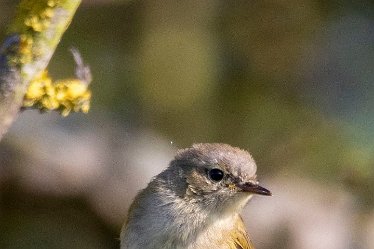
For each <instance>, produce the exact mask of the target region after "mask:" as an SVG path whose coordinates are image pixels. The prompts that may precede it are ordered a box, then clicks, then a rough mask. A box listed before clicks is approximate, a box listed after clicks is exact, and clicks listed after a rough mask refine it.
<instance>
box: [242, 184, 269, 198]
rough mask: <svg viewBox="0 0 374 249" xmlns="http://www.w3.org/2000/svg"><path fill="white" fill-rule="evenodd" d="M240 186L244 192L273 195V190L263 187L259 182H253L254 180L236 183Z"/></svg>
mask: <svg viewBox="0 0 374 249" xmlns="http://www.w3.org/2000/svg"><path fill="white" fill-rule="evenodd" d="M236 186H237V187H238V188H240V189H241V190H243V191H244V192H249V193H253V194H258V195H267V196H271V195H272V194H271V192H270V191H269V190H267V189H266V188H264V187H261V186H260V185H258V184H257V183H252V182H246V183H239V184H237V185H236Z"/></svg>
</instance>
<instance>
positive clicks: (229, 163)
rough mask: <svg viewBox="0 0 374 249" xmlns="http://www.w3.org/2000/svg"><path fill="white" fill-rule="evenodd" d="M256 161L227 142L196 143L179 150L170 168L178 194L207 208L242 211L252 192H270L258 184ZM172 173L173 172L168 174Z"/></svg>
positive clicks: (174, 187)
mask: <svg viewBox="0 0 374 249" xmlns="http://www.w3.org/2000/svg"><path fill="white" fill-rule="evenodd" d="M256 168H257V167H256V163H255V161H254V160H253V158H252V156H251V155H250V154H249V153H248V152H247V151H245V150H241V149H239V148H236V147H232V146H230V145H227V144H209V143H205V144H194V145H193V146H192V147H191V148H187V149H183V150H180V151H178V153H177V155H176V157H175V159H174V160H173V161H172V162H171V164H170V167H169V169H168V171H170V172H173V175H174V177H173V180H170V178H169V180H170V181H169V182H170V184H171V185H172V186H173V187H172V188H173V189H176V190H177V192H178V193H177V194H178V195H179V196H181V197H183V198H184V199H185V200H187V201H189V202H193V203H195V204H197V205H200V206H202V207H204V208H207V209H208V210H212V211H213V210H219V211H223V212H226V211H228V212H232V211H236V212H237V211H239V210H240V209H241V208H242V207H243V206H244V205H245V204H246V203H247V201H248V200H249V199H250V198H251V196H252V195H253V194H259V195H271V192H270V191H269V190H267V189H265V188H263V187H261V186H260V185H259V184H258V181H257V177H256ZM167 175H169V176H170V174H167Z"/></svg>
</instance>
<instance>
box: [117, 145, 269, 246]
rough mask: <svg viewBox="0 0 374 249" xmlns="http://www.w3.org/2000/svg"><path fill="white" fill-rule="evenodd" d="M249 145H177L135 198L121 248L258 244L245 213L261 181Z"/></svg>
mask: <svg viewBox="0 0 374 249" xmlns="http://www.w3.org/2000/svg"><path fill="white" fill-rule="evenodd" d="M256 169H257V166H256V163H255V161H254V159H253V158H252V156H251V155H250V154H249V152H247V151H246V150H243V149H240V148H237V147H233V146H231V145H228V144H223V143H199V144H193V145H192V146H191V147H190V148H186V149H181V150H178V151H177V153H176V155H175V158H174V159H173V160H172V161H171V162H170V164H169V166H168V167H167V168H166V169H165V170H164V171H162V172H161V173H159V174H158V175H156V176H155V177H153V178H152V180H151V181H150V183H149V184H148V186H147V187H146V188H145V189H143V190H141V191H140V192H139V193H138V194H137V196H136V197H135V199H134V200H133V202H132V204H131V206H130V208H129V211H128V215H127V219H126V221H125V223H124V225H123V227H122V230H121V235H120V240H121V249H140V248H142V249H207V248H216V249H254V246H253V244H252V242H251V240H250V238H249V236H248V233H247V231H246V228H245V225H244V222H243V220H242V218H241V216H240V212H241V210H242V209H243V207H244V206H245V205H246V204H247V202H248V201H249V200H250V199H251V197H252V196H253V195H254V194H258V195H265V196H270V195H272V193H271V192H270V191H269V190H268V189H266V188H264V187H261V186H260V185H259V182H258V181H257V176H256Z"/></svg>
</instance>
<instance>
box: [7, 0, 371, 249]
mask: <svg viewBox="0 0 374 249" xmlns="http://www.w3.org/2000/svg"><path fill="white" fill-rule="evenodd" d="M17 2H18V1H13V0H1V1H0V34H1V37H2V38H3V37H4V36H5V32H6V26H7V24H9V22H10V20H11V18H12V17H13V15H14V11H15V6H16V4H17ZM70 47H76V48H78V49H79V50H80V51H81V53H82V55H83V57H84V59H85V61H86V62H87V63H88V64H90V66H91V69H92V73H93V77H94V81H93V83H92V91H93V98H92V108H91V111H90V113H89V114H88V115H83V114H72V115H70V116H68V117H66V118H62V117H60V116H59V115H57V114H55V113H48V114H39V113H38V112H37V111H26V112H23V113H22V114H21V115H20V116H19V118H18V120H17V121H16V123H14V125H13V126H12V128H11V130H10V131H9V132H8V133H7V135H6V136H5V138H4V139H3V140H2V141H1V143H0V248H6V249H16V248H17V249H21V248H28V249H33V248H35V249H36V248H38V249H43V248H46V249H47V248H48V249H55V248H56V249H57V248H61V249H62V248H71V249H74V248H77V249H78V248H79V249H85V248H87V249H88V248H90V249H95V248H108V249H111V248H119V240H118V237H119V232H120V228H121V225H122V222H123V220H124V219H125V216H126V211H127V209H128V206H129V204H130V203H131V200H132V198H133V197H134V196H135V194H136V192H137V191H138V190H139V189H141V188H143V187H144V186H146V184H147V182H148V181H149V179H150V178H151V177H152V176H153V175H155V174H157V173H158V172H160V171H161V170H162V169H163V168H165V167H166V166H167V164H168V162H169V161H170V160H171V159H172V158H173V155H174V153H175V151H176V150H177V149H178V148H184V147H186V146H190V145H191V144H192V143H195V142H224V143H229V144H232V145H235V146H239V147H242V148H245V149H247V150H249V151H250V152H251V153H252V154H253V156H254V158H255V159H256V161H257V164H258V176H259V178H260V181H261V182H262V184H263V185H264V186H266V187H268V188H269V189H271V190H272V192H273V193H274V196H273V197H271V198H267V197H255V198H254V199H253V200H252V201H251V202H250V204H249V205H248V206H247V207H246V208H245V210H244V212H243V214H244V217H245V221H246V223H247V226H248V230H249V231H250V233H251V235H252V240H253V241H254V244H255V245H256V248H257V249H270V248H278V249H283V248H284V249H326V248H329V249H373V248H374V209H373V207H374V168H373V167H374V153H373V152H374V150H373V149H374V70H373V68H374V3H373V2H372V1H365V0H363V1H345V0H328V1H321V0H320V1H318V0H301V1H296V0H280V1H279V0H253V1H252V0H251V1H249V0H237V1H225V0H206V1H199V0H182V1H173V0H160V1H139V0H133V1H120V0H117V1H114V0H112V1H110V0H91V1H90V0H86V1H83V4H82V5H81V7H80V8H79V10H78V12H77V14H76V16H75V18H74V20H73V22H72V24H71V26H70V28H69V29H68V31H67V32H66V34H65V35H64V36H63V39H62V41H61V43H60V46H59V47H58V49H57V51H56V53H55V55H54V57H53V60H52V61H51V63H50V66H49V71H50V73H51V74H52V76H53V77H55V78H66V77H71V76H73V72H74V63H73V59H72V56H71V54H69V52H68V49H69V48H70Z"/></svg>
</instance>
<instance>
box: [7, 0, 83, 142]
mask: <svg viewBox="0 0 374 249" xmlns="http://www.w3.org/2000/svg"><path fill="white" fill-rule="evenodd" d="M80 2H81V0H22V1H21V3H20V4H19V6H18V10H17V13H16V17H15V19H14V21H13V23H12V24H11V28H10V29H9V32H8V36H7V38H6V39H5V41H4V43H3V46H2V48H1V50H0V139H1V138H2V137H3V135H4V134H5V133H6V132H7V130H8V128H9V126H10V125H11V124H12V122H13V121H14V120H15V118H16V117H17V114H18V112H19V110H20V107H21V106H22V101H23V98H24V95H25V92H26V89H27V87H28V84H29V82H30V81H31V80H32V79H33V78H35V77H38V75H40V74H41V73H42V72H43V71H44V70H45V68H46V67H47V65H48V63H49V61H50V59H51V57H52V55H53V53H54V51H55V49H56V46H57V44H58V43H59V42H60V39H61V37H62V34H63V33H64V32H65V30H66V29H67V28H68V26H69V24H70V22H71V20H72V18H73V16H74V14H75V11H76V9H77V8H78V6H79V4H80Z"/></svg>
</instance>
